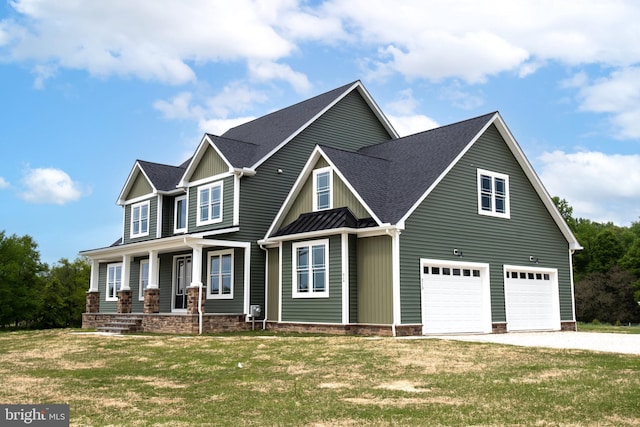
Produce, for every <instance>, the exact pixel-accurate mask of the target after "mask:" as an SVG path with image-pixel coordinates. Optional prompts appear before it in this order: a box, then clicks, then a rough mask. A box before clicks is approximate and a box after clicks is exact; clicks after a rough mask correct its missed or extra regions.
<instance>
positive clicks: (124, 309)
mask: <svg viewBox="0 0 640 427" xmlns="http://www.w3.org/2000/svg"><path fill="white" fill-rule="evenodd" d="M130 273H131V255H123V256H122V277H121V278H120V279H121V281H120V283H121V284H120V290H119V291H118V304H117V308H118V310H117V311H118V313H131V303H132V300H131V299H132V295H131V287H130V286H129V279H130V277H131V274H130Z"/></svg>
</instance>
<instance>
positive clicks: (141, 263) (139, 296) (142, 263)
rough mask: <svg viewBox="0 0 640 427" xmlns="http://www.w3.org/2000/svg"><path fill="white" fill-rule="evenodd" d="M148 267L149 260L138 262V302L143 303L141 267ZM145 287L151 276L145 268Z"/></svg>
mask: <svg viewBox="0 0 640 427" xmlns="http://www.w3.org/2000/svg"><path fill="white" fill-rule="evenodd" d="M145 264H146V265H147V266H148V265H149V260H148V259H141V260H140V270H139V271H138V301H144V285H143V284H142V266H143V265H145ZM147 272H148V275H147V286H149V277H150V276H151V272H150V271H149V268H148V267H147Z"/></svg>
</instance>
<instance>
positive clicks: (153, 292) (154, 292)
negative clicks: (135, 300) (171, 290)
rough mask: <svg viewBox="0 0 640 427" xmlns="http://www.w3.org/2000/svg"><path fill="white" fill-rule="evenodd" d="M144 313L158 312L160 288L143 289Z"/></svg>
mask: <svg viewBox="0 0 640 427" xmlns="http://www.w3.org/2000/svg"><path fill="white" fill-rule="evenodd" d="M143 312H144V313H146V314H153V313H160V289H158V288H147V289H145V290H144V309H143Z"/></svg>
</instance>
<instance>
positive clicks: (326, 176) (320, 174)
mask: <svg viewBox="0 0 640 427" xmlns="http://www.w3.org/2000/svg"><path fill="white" fill-rule="evenodd" d="M332 187H333V175H332V173H331V168H328V167H326V168H322V169H316V170H314V171H313V210H314V211H320V210H324V209H331V208H332V207H333V202H332V196H331V193H332V191H331V190H332Z"/></svg>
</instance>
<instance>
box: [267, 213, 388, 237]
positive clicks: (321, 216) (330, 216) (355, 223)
mask: <svg viewBox="0 0 640 427" xmlns="http://www.w3.org/2000/svg"><path fill="white" fill-rule="evenodd" d="M375 226H377V224H376V222H375V221H374V220H373V218H363V219H359V218H357V217H356V216H355V215H354V214H353V212H351V210H349V208H336V209H328V210H323V211H318V212H308V213H303V214H302V215H300V216H299V217H298V219H296V220H295V221H293V222H292V223H291V224H288V225H286V226H284V227H282V228H281V229H280V230H278V231H277V232H275V233H274V234H273V236H272V237H277V236H288V235H292V234H301V233H309V232H312V231H321V230H331V229H334V228H369V227H375Z"/></svg>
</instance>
